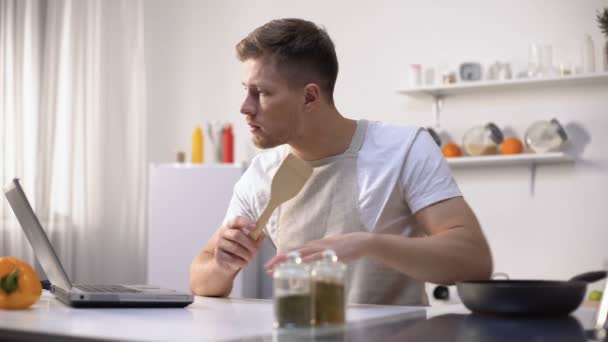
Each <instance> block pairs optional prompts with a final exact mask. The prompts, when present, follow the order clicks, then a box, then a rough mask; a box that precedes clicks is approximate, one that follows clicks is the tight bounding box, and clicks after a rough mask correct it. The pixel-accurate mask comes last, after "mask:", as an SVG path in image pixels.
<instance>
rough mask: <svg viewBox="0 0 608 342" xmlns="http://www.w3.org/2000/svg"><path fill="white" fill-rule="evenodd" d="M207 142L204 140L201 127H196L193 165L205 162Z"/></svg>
mask: <svg viewBox="0 0 608 342" xmlns="http://www.w3.org/2000/svg"><path fill="white" fill-rule="evenodd" d="M204 153H205V141H204V138H203V130H202V129H201V126H196V128H195V129H194V133H192V163H193V164H201V163H202V162H203V160H204V157H205V155H204Z"/></svg>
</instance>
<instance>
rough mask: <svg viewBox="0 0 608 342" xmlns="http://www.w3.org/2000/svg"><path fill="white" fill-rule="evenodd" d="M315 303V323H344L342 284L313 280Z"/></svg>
mask: <svg viewBox="0 0 608 342" xmlns="http://www.w3.org/2000/svg"><path fill="white" fill-rule="evenodd" d="M312 293H313V296H314V299H315V300H314V305H315V314H314V316H315V324H316V325H323V324H342V323H344V308H345V303H344V285H343V284H339V283H332V282H329V281H321V280H315V281H313V283H312Z"/></svg>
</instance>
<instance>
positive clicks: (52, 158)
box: [0, 0, 608, 296]
mask: <svg viewBox="0 0 608 342" xmlns="http://www.w3.org/2000/svg"><path fill="white" fill-rule="evenodd" d="M606 7H608V1H606V0H601V1H600V0H580V1H567V0H559V1H548V0H547V1H540V0H534V1H524V0H513V1H497V0H491V1H487V0H486V1H482V0H460V1H448V0H435V1H422V0H420V1H374V2H371V1H337V0H336V1H320V0H312V1H308V2H306V3H301V2H295V1H278V0H260V1H256V2H255V3H253V2H247V1H240V0H230V1H193V0H192V1H169V0H147V1H135V0H129V1H124V2H108V1H70V0H66V1H60V0H45V1H43V0H36V1H11V0H0V52H4V53H3V54H2V56H8V57H5V58H0V83H1V84H0V85H3V86H2V87H0V117H1V118H2V121H0V151H2V152H0V153H2V154H0V164H2V165H0V178H1V180H2V182H3V184H5V183H7V182H9V181H10V179H12V178H13V177H21V178H22V181H23V184H24V189H25V191H26V193H28V196H30V199H31V201H32V203H33V207H34V210H36V212H37V213H38V215H39V216H40V217H41V220H42V224H43V226H44V227H45V229H46V230H47V232H48V233H49V236H50V239H51V241H52V243H53V244H54V245H55V247H56V249H57V250H58V253H59V256H60V257H61V258H62V260H63V262H64V266H66V269H67V270H68V273H69V274H70V276H72V278H73V280H76V281H78V282H84V283H92V282H100V283H110V282H121V283H122V282H124V283H140V282H144V281H146V278H147V280H148V281H150V282H152V283H156V284H159V285H166V286H171V287H176V288H180V289H187V287H188V266H189V263H190V261H191V260H192V257H193V256H194V255H195V254H196V253H197V252H198V251H199V250H200V248H201V247H202V246H203V245H204V244H205V243H206V241H207V239H208V238H209V237H210V236H211V234H212V233H213V232H214V231H215V230H216V229H217V227H218V225H219V224H220V221H221V219H222V218H223V216H224V213H225V210H226V203H227V201H228V200H229V198H230V195H231V189H232V184H234V182H235V181H236V179H238V177H239V176H240V173H241V172H242V170H243V169H242V165H246V163H247V162H248V161H249V160H250V159H251V158H252V157H253V156H254V155H255V154H256V153H257V151H256V149H255V148H254V147H253V146H252V144H251V143H250V133H249V132H248V129H247V127H246V126H245V124H244V118H243V116H242V115H241V114H239V108H240V104H241V101H242V98H243V95H244V93H243V90H242V86H241V78H242V75H243V68H242V65H241V63H240V62H238V60H237V59H236V57H235V52H234V46H235V45H236V43H237V42H238V41H239V40H240V39H242V38H243V37H244V36H245V35H246V34H248V33H249V32H250V31H252V30H253V29H255V28H256V27H258V26H260V25H262V24H264V23H266V22H267V21H269V20H271V19H275V18H282V17H300V18H305V19H308V20H312V21H314V22H316V23H318V24H321V25H323V26H325V27H326V28H327V30H328V32H329V34H330V35H331V37H332V38H333V40H334V42H335V44H336V49H337V53H338V59H339V62H340V72H339V75H338V80H337V85H336V92H335V101H336V104H337V107H338V109H339V110H340V111H341V112H342V113H343V114H345V115H346V116H348V117H351V118H357V119H358V118H366V119H369V120H381V121H386V122H390V123H394V124H400V125H420V126H432V125H435V118H434V115H433V110H432V103H433V101H432V98H431V97H428V96H427V97H415V96H409V95H406V94H403V93H399V92H398V91H399V90H403V89H406V88H407V87H408V86H409V85H410V83H411V77H410V76H411V72H410V71H411V65H412V64H421V65H422V66H423V67H424V68H427V67H432V68H434V69H435V76H436V78H437V80H436V83H439V78H440V76H441V72H442V71H444V70H454V71H456V70H457V69H458V66H459V65H460V64H461V63H463V62H479V63H481V64H482V65H483V66H484V70H487V68H488V66H490V65H491V64H493V63H495V62H496V61H501V62H507V63H509V65H510V66H511V69H512V72H513V75H517V74H519V73H520V72H522V71H524V70H526V68H527V67H528V61H529V53H530V46H531V44H532V43H535V44H539V46H547V45H550V46H551V47H552V51H553V64H554V65H555V66H556V67H558V66H559V65H560V64H563V65H565V66H566V67H569V68H577V67H580V66H581V51H582V47H583V42H584V41H585V36H586V35H589V36H590V37H591V38H592V40H593V42H594V45H595V50H594V56H595V62H596V74H594V75H596V77H594V78H591V77H586V76H581V80H580V81H578V82H552V83H545V84H538V85H537V86H534V87H532V86H526V85H521V86H513V87H508V88H507V87H495V88H490V87H485V88H480V89H478V90H474V91H468V92H465V93H462V94H457V95H454V96H448V97H446V98H445V99H444V104H443V108H442V113H441V116H440V121H439V123H440V126H439V127H435V128H436V130H437V131H438V132H439V133H440V134H441V135H442V137H443V138H444V139H446V138H450V139H451V140H452V141H454V142H456V143H459V144H460V143H461V141H462V136H463V135H464V133H465V132H466V131H467V130H468V129H470V128H471V127H473V126H477V125H483V124H485V123H486V122H488V121H492V122H494V123H496V124H497V125H498V126H499V127H500V128H501V129H503V131H504V132H505V135H506V136H512V135H515V136H517V137H518V138H520V139H522V138H523V134H524V132H525V130H526V128H527V127H528V126H529V125H530V124H532V123H533V122H534V121H537V120H548V119H551V118H553V117H555V118H558V119H559V120H560V121H561V123H562V124H563V125H564V127H565V129H566V131H567V133H568V134H569V137H570V145H569V146H568V147H567V149H566V153H567V155H568V156H570V157H571V158H572V161H569V162H564V163H558V164H548V165H539V166H537V167H536V168H533V167H531V166H529V165H496V164H494V165H486V166H467V167H456V166H455V165H453V166H454V168H453V173H454V176H455V178H456V180H457V182H458V184H459V186H460V188H461V190H462V191H463V193H464V195H465V197H466V199H467V200H468V202H469V203H470V204H471V206H472V207H473V209H474V210H475V212H476V213H477V216H478V218H479V220H480V221H481V224H482V226H483V228H484V231H485V233H486V235H487V237H488V239H489V242H490V245H491V247H492V250H493V254H494V263H495V272H504V273H508V274H509V275H510V276H511V277H512V278H552V279H565V278H569V277H571V276H572V275H574V274H576V273H581V272H584V271H588V270H593V269H598V268H604V269H606V268H608V253H607V252H606V245H607V243H608V229H606V226H605V225H606V223H605V222H606V219H605V212H606V209H607V203H608V172H607V169H608V151H607V149H608V135H607V134H606V130H608V116H606V108H608V106H607V105H608V72H606V71H602V56H601V49H602V48H603V47H604V45H605V44H606V39H607V38H606V37H605V36H603V35H602V33H601V32H600V29H599V27H598V24H597V22H596V13H597V12H596V11H598V10H601V9H603V8H606ZM5 37H9V38H12V39H8V38H5ZM9 57H11V58H9ZM587 75H589V74H587ZM571 77H572V76H571ZM573 77H578V76H577V75H574V76H573ZM32 99H33V100H32ZM215 121H221V122H231V123H232V124H233V126H234V136H235V159H236V161H237V162H238V163H237V164H232V165H225V164H224V165H221V166H219V165H217V164H216V165H211V164H209V163H205V164H203V166H195V167H192V166H184V165H183V164H182V165H179V166H177V165H176V164H174V161H175V159H176V154H177V152H178V151H185V152H187V154H188V159H190V143H191V137H192V132H193V131H194V128H195V127H196V126H197V125H201V126H203V127H204V125H205V124H206V123H208V122H215ZM70 132H71V133H70ZM76 133H78V134H76ZM444 142H448V141H447V139H446V141H444ZM205 154H206V158H205V159H206V161H210V160H211V159H212V157H211V156H212V154H213V153H212V150H211V145H210V144H209V140H208V139H207V144H206V153H205ZM109 248H111V250H112V253H107V251H108V249H109ZM272 253H273V251H272V249H271V247H270V246H266V248H265V249H264V251H263V253H262V255H261V257H260V258H259V260H258V262H257V263H256V264H254V265H253V266H252V267H251V268H249V269H248V270H247V272H245V274H244V275H243V277H242V278H240V279H239V281H238V282H237V286H236V289H235V293H236V294H240V295H248V296H268V295H269V280H270V278H269V277H268V276H266V275H265V274H264V273H262V274H260V275H259V276H256V272H255V271H256V269H255V268H256V267H259V266H260V263H263V262H264V261H265V260H266V259H268V258H269V257H270V256H271V254H272ZM0 255H14V256H18V257H22V258H23V259H25V260H28V261H29V262H32V263H33V259H34V258H33V255H32V253H31V251H30V249H29V244H28V243H27V241H25V237H24V235H23V234H22V232H21V230H20V229H19V228H18V225H17V222H16V220H15V219H14V217H13V215H12V211H10V209H9V208H8V206H7V203H6V202H5V201H4V202H2V203H1V204H0ZM165 281H167V282H165ZM168 281H174V282H173V283H171V282H168ZM600 285H601V284H594V285H593V286H592V288H599V286H600ZM237 292H238V293H237Z"/></svg>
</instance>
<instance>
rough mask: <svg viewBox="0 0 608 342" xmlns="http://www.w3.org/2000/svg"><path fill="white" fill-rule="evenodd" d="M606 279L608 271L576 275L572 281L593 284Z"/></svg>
mask: <svg viewBox="0 0 608 342" xmlns="http://www.w3.org/2000/svg"><path fill="white" fill-rule="evenodd" d="M604 278H606V271H593V272H586V273H582V274H579V275H576V276H574V277H572V279H570V281H583V282H585V283H593V282H596V281H598V280H602V279H604Z"/></svg>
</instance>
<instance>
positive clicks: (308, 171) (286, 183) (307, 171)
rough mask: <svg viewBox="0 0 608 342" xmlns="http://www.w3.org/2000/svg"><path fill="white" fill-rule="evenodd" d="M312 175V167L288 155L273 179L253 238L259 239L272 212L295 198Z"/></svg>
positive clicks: (252, 234) (252, 235) (252, 233)
mask: <svg viewBox="0 0 608 342" xmlns="http://www.w3.org/2000/svg"><path fill="white" fill-rule="evenodd" d="M310 175H312V167H311V166H310V165H309V164H308V163H307V162H305V161H303V160H301V159H299V158H298V157H296V156H294V155H293V154H291V153H290V154H288V155H287V157H286V158H285V160H283V163H281V166H279V169H278V170H277V172H276V173H275V174H274V177H272V184H271V185H270V200H269V201H268V205H266V208H265V209H264V211H263V212H262V214H261V215H260V218H258V221H257V223H256V229H255V230H254V231H253V232H251V237H252V238H254V239H256V240H257V239H258V237H259V236H260V234H261V233H262V230H264V229H265V228H266V223H267V222H268V219H269V218H270V215H271V214H272V212H273V211H274V210H275V209H276V208H277V207H278V206H279V205H281V204H282V203H283V202H286V201H288V200H290V199H292V198H293V197H295V196H296V195H297V194H298V193H299V192H300V190H302V188H303V187H304V184H306V181H308V178H310Z"/></svg>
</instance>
